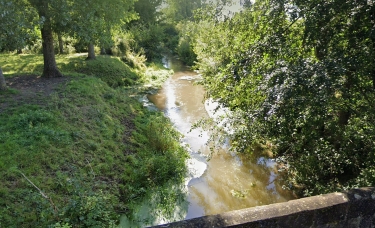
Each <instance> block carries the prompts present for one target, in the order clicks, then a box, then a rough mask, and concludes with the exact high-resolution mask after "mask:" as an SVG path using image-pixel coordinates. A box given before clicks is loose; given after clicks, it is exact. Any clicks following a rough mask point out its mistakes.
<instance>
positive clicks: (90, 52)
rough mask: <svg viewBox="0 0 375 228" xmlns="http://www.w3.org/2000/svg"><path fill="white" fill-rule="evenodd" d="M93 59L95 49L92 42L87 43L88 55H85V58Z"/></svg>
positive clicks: (94, 57)
mask: <svg viewBox="0 0 375 228" xmlns="http://www.w3.org/2000/svg"><path fill="white" fill-rule="evenodd" d="M93 59H96V56H95V49H94V44H93V43H90V44H89V55H88V56H87V60H93Z"/></svg>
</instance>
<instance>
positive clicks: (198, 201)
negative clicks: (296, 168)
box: [148, 59, 293, 219]
mask: <svg viewBox="0 0 375 228" xmlns="http://www.w3.org/2000/svg"><path fill="white" fill-rule="evenodd" d="M165 65H166V66H167V67H169V68H171V69H173V70H174V71H175V74H174V75H173V76H172V77H171V78H170V79H168V80H167V82H166V83H165V85H164V86H163V88H162V89H161V90H160V91H159V92H158V93H157V94H155V95H150V96H148V98H149V100H150V101H151V102H153V103H154V104H155V105H156V106H157V107H158V108H159V109H160V110H163V111H164V112H165V115H166V116H168V117H169V118H170V119H171V121H172V123H173V124H174V125H175V127H176V129H177V130H179V131H180V132H181V133H183V134H184V135H185V137H184V139H183V140H184V142H186V143H187V144H189V145H190V147H191V149H192V152H191V156H192V157H193V158H195V159H197V160H199V161H200V162H205V163H206V164H207V169H206V170H205V172H204V173H203V175H201V176H199V177H197V178H194V179H192V180H190V181H189V183H188V201H189V208H188V212H187V215H186V219H189V218H194V217H199V216H203V215H210V214H217V213H222V212H226V211H230V210H238V209H242V208H247V207H253V206H258V205H265V204H271V203H277V202H284V201H287V200H289V199H292V198H293V196H292V194H291V193H289V192H287V191H284V190H283V189H282V188H281V185H280V183H279V181H278V176H277V170H276V167H275V162H273V161H272V160H271V159H266V158H264V157H259V156H252V157H246V158H245V157H244V156H239V155H237V154H233V153H230V152H228V151H226V150H224V149H223V150H219V151H215V153H214V155H213V156H212V158H211V159H210V160H209V161H208V162H207V161H206V159H205V156H204V155H208V154H209V148H208V146H207V145H206V142H207V140H208V138H209V135H208V133H207V132H203V133H202V132H201V131H200V130H199V129H196V130H193V131H191V132H190V128H191V126H192V124H193V123H195V122H196V121H198V120H199V119H201V118H205V117H208V114H207V112H206V110H205V105H204V102H203V101H204V89H203V87H202V86H200V85H194V81H195V80H198V79H199V78H200V76H199V75H198V74H197V73H196V72H194V71H191V70H189V69H188V68H186V67H184V66H183V65H182V64H181V63H180V62H179V61H177V60H175V59H168V61H166V62H165ZM199 135H201V137H199Z"/></svg>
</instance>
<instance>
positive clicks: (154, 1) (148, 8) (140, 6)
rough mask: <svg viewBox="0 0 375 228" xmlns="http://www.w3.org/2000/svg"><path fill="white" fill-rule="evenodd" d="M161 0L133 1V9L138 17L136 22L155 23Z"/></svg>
mask: <svg viewBox="0 0 375 228" xmlns="http://www.w3.org/2000/svg"><path fill="white" fill-rule="evenodd" d="M161 4H162V0H138V1H136V2H135V3H134V11H135V12H137V14H138V17H139V19H138V20H137V22H136V23H141V24H155V23H156V21H157V18H158V16H159V15H160V12H159V11H158V9H159V7H160V6H161Z"/></svg>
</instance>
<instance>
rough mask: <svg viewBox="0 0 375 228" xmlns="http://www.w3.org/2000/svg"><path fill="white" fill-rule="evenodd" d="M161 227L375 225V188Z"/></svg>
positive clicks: (314, 197)
mask: <svg viewBox="0 0 375 228" xmlns="http://www.w3.org/2000/svg"><path fill="white" fill-rule="evenodd" d="M157 227H189V228H194V227H197V228H198V227H199V228H201V227H250V228H251V227H298V228H300V227H327V228H328V227H330V228H331V227H361V228H362V227H363V228H367V227H374V228H375V188H374V187H369V188H360V189H353V190H350V191H347V192H343V193H330V194H326V195H319V196H313V197H307V198H302V199H297V200H291V201H288V202H285V203H276V204H271V205H266V206H259V207H253V208H247V209H242V210H237V211H230V212H226V213H222V214H218V215H209V216H204V217H199V218H194V219H189V220H184V221H180V222H175V223H170V224H166V225H160V226H157Z"/></svg>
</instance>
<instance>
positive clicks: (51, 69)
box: [41, 18, 63, 78]
mask: <svg viewBox="0 0 375 228" xmlns="http://www.w3.org/2000/svg"><path fill="white" fill-rule="evenodd" d="M41 32H42V46H43V58H44V69H43V74H42V77H44V78H56V77H62V76H63V75H62V74H61V73H60V71H59V69H58V68H57V65H56V59H55V51H54V47H53V33H52V28H51V23H50V20H49V19H48V18H46V20H45V22H44V25H43V27H42V28H41Z"/></svg>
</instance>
